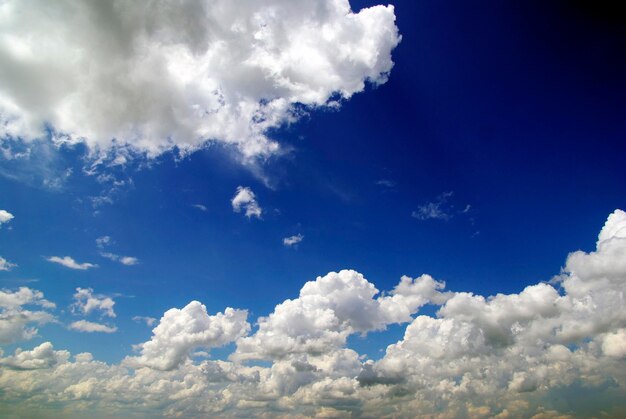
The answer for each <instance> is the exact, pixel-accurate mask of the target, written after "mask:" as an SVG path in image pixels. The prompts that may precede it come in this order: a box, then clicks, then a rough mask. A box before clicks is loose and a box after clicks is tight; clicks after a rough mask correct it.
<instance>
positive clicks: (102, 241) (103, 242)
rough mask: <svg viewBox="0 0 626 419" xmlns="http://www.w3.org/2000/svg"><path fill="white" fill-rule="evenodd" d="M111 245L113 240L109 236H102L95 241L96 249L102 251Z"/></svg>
mask: <svg viewBox="0 0 626 419" xmlns="http://www.w3.org/2000/svg"><path fill="white" fill-rule="evenodd" d="M111 244H113V239H112V238H111V236H102V237H98V238H97V239H96V247H97V248H98V249H104V248H105V247H107V246H110V245H111Z"/></svg>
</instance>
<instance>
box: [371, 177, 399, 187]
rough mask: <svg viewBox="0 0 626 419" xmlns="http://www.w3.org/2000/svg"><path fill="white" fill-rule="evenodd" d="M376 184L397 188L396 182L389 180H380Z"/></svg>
mask: <svg viewBox="0 0 626 419" xmlns="http://www.w3.org/2000/svg"><path fill="white" fill-rule="evenodd" d="M376 184H377V185H378V186H385V187H387V188H393V187H395V186H396V182H394V181H393V180H389V179H380V180H378V181H376Z"/></svg>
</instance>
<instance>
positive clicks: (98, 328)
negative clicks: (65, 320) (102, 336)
mask: <svg viewBox="0 0 626 419" xmlns="http://www.w3.org/2000/svg"><path fill="white" fill-rule="evenodd" d="M69 327H70V329H72V330H76V331H78V332H87V333H94V332H97V333H114V332H116V331H117V327H115V326H108V325H106V324H102V323H96V322H91V321H89V320H78V321H75V322H72V323H71V324H70V326H69Z"/></svg>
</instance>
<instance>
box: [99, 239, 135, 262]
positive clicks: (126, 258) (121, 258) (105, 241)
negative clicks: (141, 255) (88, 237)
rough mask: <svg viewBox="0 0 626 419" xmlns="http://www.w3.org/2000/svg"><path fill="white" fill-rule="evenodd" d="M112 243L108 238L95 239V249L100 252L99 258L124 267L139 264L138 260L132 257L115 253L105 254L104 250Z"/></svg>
mask: <svg viewBox="0 0 626 419" xmlns="http://www.w3.org/2000/svg"><path fill="white" fill-rule="evenodd" d="M114 243H115V242H114V241H113V239H112V238H111V237H110V236H102V237H98V238H97V239H96V247H97V248H98V249H99V250H100V256H102V257H103V258H107V259H109V260H112V261H114V262H119V263H121V264H122V265H126V266H132V265H137V264H138V263H139V259H138V258H136V257H134V256H121V255H118V254H116V253H112V252H106V251H105V249H106V248H107V247H109V246H111V245H113V244H114Z"/></svg>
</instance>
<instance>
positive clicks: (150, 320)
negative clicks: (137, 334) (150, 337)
mask: <svg viewBox="0 0 626 419" xmlns="http://www.w3.org/2000/svg"><path fill="white" fill-rule="evenodd" d="M157 320H158V319H155V318H154V317H147V316H134V317H133V321H136V322H138V323H145V324H146V326H149V327H152V326H154V325H155V324H156V322H157Z"/></svg>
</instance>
